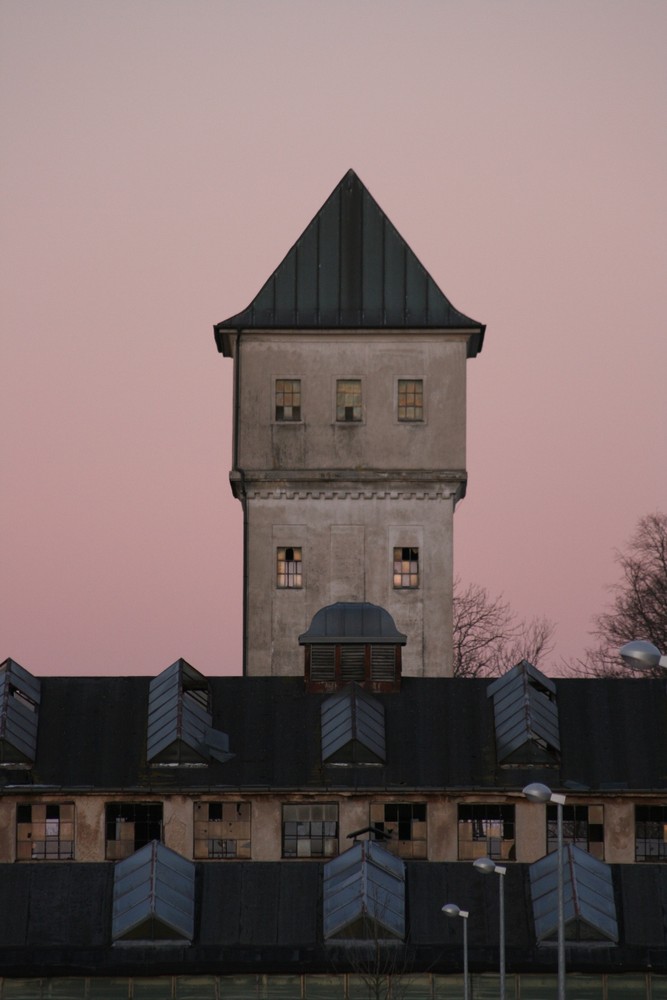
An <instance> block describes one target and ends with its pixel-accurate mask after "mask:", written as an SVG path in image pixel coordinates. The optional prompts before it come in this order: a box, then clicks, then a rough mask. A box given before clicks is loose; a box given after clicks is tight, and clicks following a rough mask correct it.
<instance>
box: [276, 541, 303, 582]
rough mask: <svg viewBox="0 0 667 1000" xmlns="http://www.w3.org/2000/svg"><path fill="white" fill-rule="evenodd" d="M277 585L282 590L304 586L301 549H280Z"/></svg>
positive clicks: (287, 547) (288, 547)
mask: <svg viewBox="0 0 667 1000" xmlns="http://www.w3.org/2000/svg"><path fill="white" fill-rule="evenodd" d="M276 585H277V586H278V587H280V588H282V589H292V588H299V587H302V586H303V574H302V560H301V549H300V548H295V547H293V546H286V547H284V548H279V549H278V562H277V573H276Z"/></svg>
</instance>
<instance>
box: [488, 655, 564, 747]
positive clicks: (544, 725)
mask: <svg viewBox="0 0 667 1000" xmlns="http://www.w3.org/2000/svg"><path fill="white" fill-rule="evenodd" d="M486 693H487V697H489V698H493V714H494V720H495V726H496V753H497V756H498V762H499V763H500V764H504V765H506V766H511V765H515V766H521V765H534V764H546V765H549V764H555V763H556V762H557V755H558V753H559V751H560V738H559V733H558V705H557V704H556V685H555V684H554V682H553V681H552V680H550V679H549V678H548V677H545V676H544V674H542V673H540V671H539V670H538V669H537V667H534V666H533V665H532V663H529V662H528V660H522V661H521V662H520V663H517V665H516V666H515V667H512V669H511V670H509V671H508V672H507V673H506V674H504V675H503V676H502V677H499V678H498V680H496V681H493V683H492V684H489V686H488V688H487V692H486Z"/></svg>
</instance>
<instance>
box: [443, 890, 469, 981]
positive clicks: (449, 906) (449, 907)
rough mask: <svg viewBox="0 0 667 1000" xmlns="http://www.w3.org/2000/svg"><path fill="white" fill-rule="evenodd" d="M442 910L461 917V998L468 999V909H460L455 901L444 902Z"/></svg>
mask: <svg viewBox="0 0 667 1000" xmlns="http://www.w3.org/2000/svg"><path fill="white" fill-rule="evenodd" d="M442 912H443V913H444V914H445V916H447V917H461V918H462V919H463V1000H470V984H469V982H468V911H467V910H461V909H460V908H459V907H458V906H457V905H456V903H445V905H444V906H443V908H442Z"/></svg>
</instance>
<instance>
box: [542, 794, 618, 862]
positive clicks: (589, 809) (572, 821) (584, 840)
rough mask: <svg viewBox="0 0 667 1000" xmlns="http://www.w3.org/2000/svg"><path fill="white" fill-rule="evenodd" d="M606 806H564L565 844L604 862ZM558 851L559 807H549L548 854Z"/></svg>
mask: <svg viewBox="0 0 667 1000" xmlns="http://www.w3.org/2000/svg"><path fill="white" fill-rule="evenodd" d="M603 809H604V806H563V843H564V844H574V845H575V846H576V847H580V848H581V849H582V851H588V853H589V854H592V855H593V857H595V858H599V859H600V861H604V826H603V820H602V817H603ZM557 849H558V807H557V806H550V805H547V852H548V853H551V852H552V851H555V850H557Z"/></svg>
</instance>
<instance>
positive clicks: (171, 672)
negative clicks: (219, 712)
mask: <svg viewBox="0 0 667 1000" xmlns="http://www.w3.org/2000/svg"><path fill="white" fill-rule="evenodd" d="M212 721H213V720H212V716H211V713H210V705H209V690H208V681H207V680H206V678H205V677H204V676H203V675H202V674H200V673H199V671H197V670H195V669H194V667H191V666H190V664H189V663H186V661H185V660H182V659H181V660H177V661H176V663H172V665H171V666H170V667H167V669H166V670H163V671H162V673H161V674H159V675H158V676H157V677H154V678H153V680H152V681H151V683H150V687H149V693H148V740H147V752H146V757H147V760H148V762H149V763H150V764H151V765H152V766H153V767H206V766H207V764H208V763H209V762H210V760H211V759H214V760H219V761H222V762H224V761H226V760H229V758H230V757H233V754H232V753H230V751H229V738H228V737H227V735H226V734H225V733H222V732H220V731H219V730H217V729H214V728H213V726H212Z"/></svg>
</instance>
